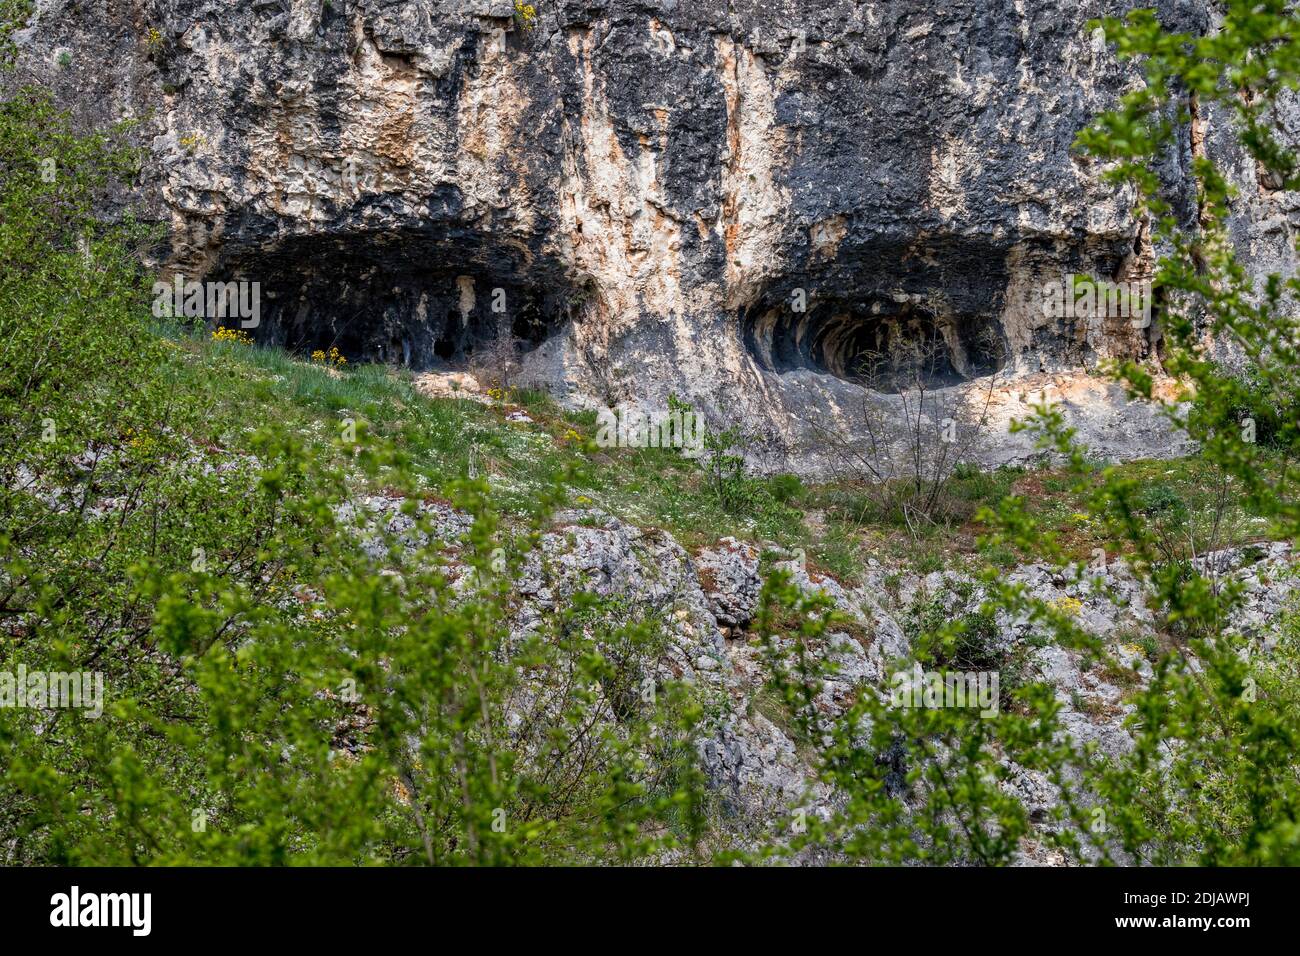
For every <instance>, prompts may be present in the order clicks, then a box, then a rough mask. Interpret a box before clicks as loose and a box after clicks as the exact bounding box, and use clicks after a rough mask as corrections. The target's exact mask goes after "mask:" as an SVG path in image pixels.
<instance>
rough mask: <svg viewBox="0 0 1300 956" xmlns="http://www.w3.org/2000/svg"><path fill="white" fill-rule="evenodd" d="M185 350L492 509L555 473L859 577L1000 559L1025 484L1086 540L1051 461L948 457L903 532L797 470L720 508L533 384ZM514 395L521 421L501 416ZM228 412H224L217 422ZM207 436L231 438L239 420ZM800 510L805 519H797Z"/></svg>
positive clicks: (686, 473)
mask: <svg viewBox="0 0 1300 956" xmlns="http://www.w3.org/2000/svg"><path fill="white" fill-rule="evenodd" d="M172 342H173V345H174V347H176V348H179V349H181V350H182V351H183V353H184V355H185V356H186V358H187V362H186V363H182V365H183V367H184V368H186V369H187V370H188V380H187V381H185V382H184V383H180V384H181V386H182V387H184V388H187V389H194V390H200V391H203V390H206V391H207V392H209V394H210V396H211V397H214V398H217V399H219V401H220V402H221V403H222V404H223V406H225V407H227V408H234V409H236V410H237V413H236V414H235V415H233V416H232V418H231V419H230V420H231V421H233V422H234V423H235V427H236V428H238V426H239V425H240V424H243V425H245V426H246V428H247V429H248V430H251V429H252V428H254V427H256V426H257V425H258V424H259V423H261V422H263V421H265V420H268V419H270V418H274V419H275V420H277V421H279V422H281V423H285V424H289V425H291V426H292V427H294V428H296V429H297V431H298V432H299V433H300V435H301V436H302V438H303V440H304V441H307V442H309V443H314V444H318V445H320V446H322V447H323V446H325V445H328V444H330V443H331V442H332V441H333V440H334V439H335V438H336V437H337V435H338V431H339V429H340V428H341V427H342V424H343V422H344V420H345V419H347V418H351V419H354V420H355V421H357V422H359V423H363V426H364V427H365V428H366V429H368V430H369V431H370V432H371V433H373V434H375V435H378V436H383V437H385V438H387V439H390V440H392V441H393V443H394V444H395V445H396V446H397V447H399V448H400V449H401V450H402V451H403V452H404V453H405V454H406V455H408V456H409V457H410V459H411V461H412V462H413V464H414V466H415V470H416V471H417V473H418V474H419V475H421V476H422V478H423V479H424V480H425V481H426V482H427V486H428V491H429V492H430V493H432V494H437V493H439V491H440V489H442V488H443V487H444V486H445V485H446V484H447V483H448V482H450V481H452V480H455V479H458V478H462V477H465V476H467V475H469V474H470V473H471V471H473V472H474V473H475V474H478V475H481V476H484V477H486V478H488V480H489V481H490V482H491V483H492V484H493V486H494V488H495V489H496V491H497V493H498V496H499V498H500V501H501V502H502V504H503V506H504V507H505V508H506V509H507V510H513V509H517V510H518V511H519V512H520V513H522V512H524V511H526V510H527V509H528V507H529V505H530V503H531V502H533V501H534V500H536V498H537V496H538V494H539V493H540V492H542V491H543V490H545V489H546V488H548V487H550V486H551V485H552V484H553V483H554V482H556V481H557V480H558V479H561V478H563V479H565V481H566V484H567V486H568V487H569V488H570V489H571V490H570V504H572V505H573V506H575V507H581V508H593V507H594V508H599V509H601V510H604V511H606V512H608V513H610V514H613V515H616V516H618V517H619V518H621V519H623V520H625V521H627V522H629V523H632V524H636V525H638V526H642V527H656V528H662V529H664V530H666V531H668V532H670V533H671V534H673V535H674V537H676V538H677V539H678V540H679V541H680V542H681V543H682V544H683V546H685V547H686V548H688V549H689V550H692V551H695V550H698V549H699V548H702V547H707V546H710V545H712V544H714V543H715V542H717V541H718V539H720V538H722V537H725V536H728V535H730V536H734V537H737V538H740V539H747V540H754V541H770V542H774V543H776V544H778V545H780V546H781V547H784V548H789V549H794V548H798V549H802V550H803V551H804V552H805V554H806V556H807V561H808V566H809V569H810V571H812V572H813V573H814V574H826V575H830V576H832V577H834V578H836V579H838V580H840V581H843V582H845V583H849V584H852V583H855V582H856V581H858V580H859V579H860V576H861V574H862V571H863V569H864V567H865V565H866V562H867V560H868V559H869V558H872V557H874V558H877V559H878V560H879V561H881V563H882V564H885V565H886V566H887V567H891V568H893V567H898V568H903V569H910V570H912V571H916V572H920V573H926V572H929V571H936V570H940V569H942V568H947V567H953V566H959V565H963V564H969V565H977V566H982V565H985V564H992V565H994V566H995V567H1000V568H1010V567H1013V566H1015V565H1016V564H1017V563H1019V561H1020V560H1022V559H1021V557H1020V556H1018V555H1016V554H1015V553H1014V552H1013V551H1012V550H1011V549H1009V548H1006V547H1004V546H990V545H985V544H982V543H981V542H980V540H979V538H980V535H981V533H982V528H981V527H980V526H979V524H978V523H977V522H976V521H975V516H976V514H977V512H978V511H979V509H980V508H981V507H983V506H985V505H994V504H996V503H997V502H998V501H1000V500H1001V499H1002V498H1003V497H1005V496H1006V495H1009V494H1017V495H1022V496H1024V497H1025V498H1026V499H1027V500H1028V501H1029V503H1030V506H1031V510H1032V511H1033V512H1034V513H1035V514H1037V515H1038V516H1040V517H1042V518H1043V519H1044V520H1045V521H1046V522H1047V524H1048V526H1049V527H1051V528H1052V529H1053V530H1054V531H1055V532H1056V533H1057V534H1058V535H1059V536H1060V537H1061V538H1062V540H1063V541H1064V542H1065V543H1066V544H1067V546H1071V547H1073V548H1075V549H1076V550H1078V551H1079V552H1080V553H1081V554H1085V555H1086V554H1087V553H1089V551H1090V549H1091V547H1093V546H1095V545H1096V543H1097V542H1098V541H1099V540H1100V537H1099V535H1100V530H1099V529H1098V528H1097V527H1096V526H1095V523H1094V522H1090V521H1089V520H1088V519H1087V516H1086V514H1085V513H1084V512H1086V506H1085V504H1084V501H1083V498H1084V496H1083V495H1082V494H1080V493H1079V492H1077V491H1075V490H1074V489H1073V481H1072V479H1070V478H1069V477H1067V476H1065V475H1062V474H1060V473H1057V472H1053V471H1050V470H1044V471H1035V472H1030V471H1026V470H1025V469H1023V468H997V469H993V470H989V471H979V470H976V469H973V468H965V467H963V468H961V469H959V470H958V472H957V473H956V474H955V475H954V477H953V478H952V480H951V482H950V483H949V485H948V487H947V488H946V489H945V493H944V499H943V504H942V508H941V509H940V514H939V516H938V518H937V520H936V521H935V522H934V523H933V524H932V525H928V526H925V527H922V528H920V529H919V530H918V531H916V532H915V533H913V532H912V531H909V530H908V529H907V527H906V525H905V523H904V522H903V521H902V520H901V519H900V517H899V516H897V515H889V514H882V513H880V512H879V509H878V507H877V505H876V503H875V500H874V498H873V496H872V495H871V494H870V491H869V489H868V488H867V487H866V486H864V485H863V484H862V483H858V482H848V481H841V482H836V483H832V484H824V485H814V486H807V485H805V484H804V483H803V482H802V481H800V480H799V479H798V478H795V477H794V476H792V475H776V476H771V477H766V478H757V477H755V478H746V479H745V481H746V486H745V492H746V493H745V494H744V495H742V496H740V498H741V500H742V504H741V505H740V506H739V507H732V508H727V507H725V506H724V503H723V502H722V501H721V500H720V499H719V497H718V496H717V495H716V494H715V493H714V492H713V490H712V489H711V488H710V486H709V484H708V482H707V480H706V476H705V475H704V473H703V471H702V469H701V468H700V466H699V464H698V463H697V462H695V461H692V460H690V459H687V458H684V457H682V456H681V455H680V454H679V453H677V452H676V451H674V450H672V449H653V448H651V449H602V448H597V447H595V445H594V442H593V438H594V435H595V432H596V419H595V415H594V413H592V412H589V411H581V412H571V411H565V410H563V409H561V408H559V406H557V405H556V404H555V402H554V401H553V400H552V399H551V398H550V397H549V396H548V395H546V394H545V393H544V392H540V391H533V390H518V391H516V392H514V393H512V395H511V404H510V405H508V406H507V405H500V404H498V405H493V406H486V405H482V404H480V403H478V402H474V401H470V400H467V399H452V398H430V397H427V396H425V395H422V394H420V393H419V392H418V391H417V390H416V388H415V387H414V383H413V378H412V376H411V375H410V373H408V372H406V371H403V370H400V369H394V368H389V367H386V366H381V365H359V366H356V367H348V368H346V369H344V370H342V371H338V372H333V373H332V372H331V371H330V370H328V369H326V368H325V367H323V366H322V365H320V364H316V363H312V362H308V361H304V360H302V359H300V358H297V357H295V356H293V355H290V354H289V353H286V352H285V351H283V350H281V349H278V348H272V347H261V346H248V345H240V344H229V343H219V342H213V341H211V340H209V339H206V338H202V337H196V336H187V337H181V338H174V339H172ZM517 407H522V408H524V409H525V410H526V411H527V412H528V414H529V416H530V417H531V418H532V419H533V423H531V424H528V423H523V424H521V423H516V422H511V421H508V420H507V419H506V414H507V413H508V411H510V410H511V409H512V408H517ZM227 427H230V426H227ZM213 440H214V441H216V442H218V443H220V444H224V445H228V446H238V445H239V444H240V436H239V435H238V434H223V435H214V436H213ZM1119 470H1120V472H1121V473H1123V474H1124V475H1125V476H1127V477H1132V478H1133V479H1135V480H1136V481H1138V482H1140V483H1142V485H1143V486H1144V488H1146V489H1147V493H1148V494H1150V495H1154V496H1155V498H1154V499H1153V500H1154V501H1156V502H1157V504H1159V502H1170V501H1175V502H1181V505H1180V506H1179V507H1183V506H1185V507H1186V509H1187V510H1188V511H1189V512H1190V513H1192V514H1193V515H1194V516H1198V517H1197V518H1196V520H1202V519H1201V518H1200V517H1199V516H1200V515H1203V514H1204V513H1205V512H1206V509H1208V508H1209V507H1210V506H1211V505H1212V504H1213V495H1214V488H1213V481H1212V478H1213V476H1212V472H1211V470H1210V468H1209V466H1208V465H1206V464H1205V463H1204V462H1202V461H1200V460H1199V459H1197V458H1188V459H1181V460H1176V461H1139V462H1131V463H1128V464H1126V465H1122V466H1119ZM811 514H816V515H817V520H816V521H808V520H806V519H807V517H808V516H809V515H811ZM1223 529H1224V534H1225V538H1224V540H1225V543H1227V544H1237V543H1243V542H1248V541H1252V540H1258V539H1259V538H1260V537H1261V536H1262V534H1263V529H1262V528H1261V527H1260V526H1259V523H1258V522H1255V521H1253V520H1252V518H1251V516H1250V515H1249V514H1248V513H1246V512H1245V511H1244V509H1242V508H1241V506H1240V505H1238V504H1236V503H1235V502H1234V503H1232V504H1231V506H1230V507H1229V509H1228V513H1227V514H1226V516H1225V521H1224V523H1223Z"/></svg>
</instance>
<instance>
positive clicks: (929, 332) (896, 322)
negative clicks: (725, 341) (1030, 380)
mask: <svg viewBox="0 0 1300 956" xmlns="http://www.w3.org/2000/svg"><path fill="white" fill-rule="evenodd" d="M772 301H773V300H771V299H769V300H768V303H767V304H766V305H765V306H764V305H760V307H759V308H757V309H752V310H750V312H749V313H748V315H747V316H746V317H745V318H744V319H742V328H743V332H744V336H745V342H746V345H747V346H748V348H749V350H750V354H751V355H753V356H754V358H755V360H756V361H757V362H758V364H759V365H760V366H761V367H763V368H766V369H768V370H769V371H774V372H785V371H790V370H792V369H801V368H802V369H809V370H811V371H815V372H821V373H825V374H830V375H834V376H836V377H838V378H842V379H845V380H847V381H851V382H855V383H857V384H861V385H865V386H867V387H869V388H872V389H874V390H876V391H880V392H893V393H897V392H900V391H905V390H908V389H911V388H914V387H917V386H918V385H924V386H925V387H926V388H943V387H947V386H951V385H957V384H960V383H961V382H965V381H969V380H970V379H974V378H980V377H982V376H986V375H991V374H993V373H995V372H997V371H999V370H1000V369H1001V368H1002V367H1003V366H1004V365H1005V363H1006V354H1005V352H1006V350H1005V343H1004V341H1003V336H1002V334H1001V330H1000V328H999V326H998V323H997V321H996V320H995V319H993V318H992V317H991V316H988V315H980V314H974V315H961V316H952V315H948V314H945V313H944V312H943V311H941V310H938V309H934V308H932V307H930V306H928V305H927V304H926V303H925V301H924V300H923V299H920V297H917V296H899V297H867V298H865V299H863V300H860V301H844V300H837V299H831V300H813V301H809V302H807V304H806V308H805V309H804V311H797V310H796V309H795V308H794V307H793V306H792V305H791V298H790V297H783V298H782V299H781V300H779V301H780V304H776V305H772V304H771V302H772Z"/></svg>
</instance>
